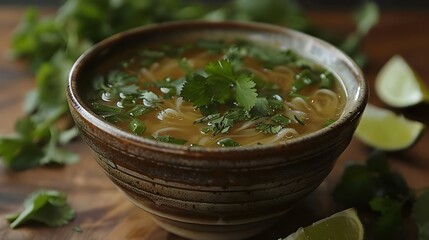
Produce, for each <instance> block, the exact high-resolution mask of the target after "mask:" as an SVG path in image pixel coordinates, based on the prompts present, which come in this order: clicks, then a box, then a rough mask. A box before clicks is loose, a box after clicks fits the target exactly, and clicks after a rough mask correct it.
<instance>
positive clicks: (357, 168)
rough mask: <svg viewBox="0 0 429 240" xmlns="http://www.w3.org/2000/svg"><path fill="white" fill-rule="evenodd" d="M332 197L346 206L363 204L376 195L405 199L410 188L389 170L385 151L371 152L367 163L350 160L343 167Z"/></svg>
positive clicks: (407, 197)
mask: <svg viewBox="0 0 429 240" xmlns="http://www.w3.org/2000/svg"><path fill="white" fill-rule="evenodd" d="M333 196H334V198H335V200H337V201H338V202H340V203H343V204H344V205H346V206H363V205H366V204H367V203H368V201H370V200H371V199H372V198H374V197H376V196H386V197H389V198H391V199H396V200H399V201H406V200H408V199H409V198H410V190H409V188H408V185H407V184H406V182H405V180H404V178H403V177H402V176H401V175H399V174H398V173H396V172H393V171H391V170H390V168H389V167H388V164H387V159H386V156H385V154H384V153H383V152H381V151H374V152H373V153H372V154H371V155H370V156H369V157H368V160H367V163H366V165H361V164H356V163H351V164H350V165H349V166H347V167H346V169H345V171H344V174H343V176H342V177H341V181H340V182H339V183H338V185H337V186H336V187H335V189H334V191H333Z"/></svg>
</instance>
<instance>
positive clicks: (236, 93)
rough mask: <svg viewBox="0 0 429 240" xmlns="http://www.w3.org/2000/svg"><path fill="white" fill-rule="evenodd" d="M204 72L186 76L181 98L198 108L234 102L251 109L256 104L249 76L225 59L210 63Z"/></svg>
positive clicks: (253, 83) (255, 95)
mask: <svg viewBox="0 0 429 240" xmlns="http://www.w3.org/2000/svg"><path fill="white" fill-rule="evenodd" d="M204 71H205V72H204V73H202V74H200V73H193V74H191V75H189V76H187V78H186V80H185V83H184V85H183V88H182V91H181V94H180V95H181V96H182V97H183V99H185V100H187V101H190V102H192V103H193V104H194V105H195V106H196V107H199V108H201V107H206V106H209V105H212V104H225V103H227V102H236V103H237V105H238V106H240V107H243V108H244V109H245V110H247V111H250V110H251V109H252V107H253V106H254V105H255V103H256V99H257V96H258V95H257V93H256V88H255V86H256V83H255V82H254V81H253V80H252V76H251V75H249V74H245V73H238V72H236V71H235V70H234V68H233V66H232V64H231V62H230V61H229V60H228V59H222V60H218V61H216V62H210V63H209V64H207V65H206V66H205V67H204Z"/></svg>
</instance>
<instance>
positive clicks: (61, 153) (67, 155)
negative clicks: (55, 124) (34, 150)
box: [39, 128, 79, 165]
mask: <svg viewBox="0 0 429 240" xmlns="http://www.w3.org/2000/svg"><path fill="white" fill-rule="evenodd" d="M50 132H51V138H50V140H49V143H48V145H47V146H46V147H45V148H44V149H43V153H44V156H43V158H41V159H40V160H39V164H40V165H46V164H50V163H57V164H73V163H76V162H77V161H78V160H79V156H78V155H77V154H75V153H73V152H70V151H68V150H66V149H64V148H61V147H59V145H58V143H59V138H60V132H59V131H58V130H56V129H55V128H51V129H50Z"/></svg>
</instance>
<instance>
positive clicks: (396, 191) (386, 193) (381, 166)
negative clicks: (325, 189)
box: [332, 150, 429, 240]
mask: <svg viewBox="0 0 429 240" xmlns="http://www.w3.org/2000/svg"><path fill="white" fill-rule="evenodd" d="M332 194H333V197H334V199H335V200H336V201H337V202H339V203H341V204H343V205H345V206H347V207H357V208H358V209H359V210H361V211H365V210H368V209H369V210H370V211H371V212H372V214H370V215H369V216H372V217H369V218H367V219H366V222H365V223H366V225H367V227H366V229H367V232H368V235H369V236H372V237H373V238H374V239H398V238H400V237H401V236H402V235H401V234H402V232H401V230H402V226H403V225H404V224H403V221H404V219H405V217H406V215H405V214H408V213H409V212H410V211H409V210H410V206H412V215H413V217H414V219H415V220H416V224H417V227H418V232H419V240H424V239H426V238H425V237H427V236H429V235H428V233H429V224H428V223H429V218H428V216H429V214H428V213H429V205H428V204H427V203H428V200H429V191H428V190H426V191H424V192H422V193H421V194H420V195H418V196H417V197H416V194H415V193H413V192H412V191H411V189H410V188H409V187H408V185H407V183H406V181H405V179H404V178H403V176H402V175H400V174H399V173H397V172H395V171H392V170H391V169H390V167H389V163H388V161H387V156H386V155H385V154H384V153H383V152H381V151H378V150H377V151H374V152H373V153H372V154H371V155H370V156H369V157H368V160H367V162H366V164H357V163H351V164H350V165H348V166H347V167H346V169H345V172H344V174H343V176H342V177H341V179H340V182H339V183H338V185H337V186H336V187H335V189H334V191H333V193H332Z"/></svg>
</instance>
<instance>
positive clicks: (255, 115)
mask: <svg viewBox="0 0 429 240" xmlns="http://www.w3.org/2000/svg"><path fill="white" fill-rule="evenodd" d="M95 72H96V73H95V74H94V76H93V77H92V78H93V79H92V83H93V84H92V85H93V89H92V92H91V93H90V96H89V101H90V105H91V108H92V110H93V111H94V112H95V113H96V114H98V115H99V116H101V117H102V118H104V119H105V120H106V121H108V122H110V123H112V124H114V125H116V126H117V127H119V128H121V129H123V130H125V131H129V132H131V133H133V134H136V135H139V136H142V137H146V138H151V139H153V140H156V141H163V142H169V143H174V144H185V145H191V146H201V147H217V146H220V147H234V146H249V145H257V144H270V143H276V142H281V141H287V140H288V139H291V138H295V137H298V136H302V135H304V134H308V133H310V132H314V131H316V130H319V129H321V128H323V127H326V126H328V125H329V124H331V123H333V122H335V121H336V120H337V119H338V118H339V116H340V114H341V112H342V109H343V107H344V102H345V99H344V98H345V96H344V91H343V89H342V86H341V84H340V83H339V81H338V79H336V77H335V76H334V75H333V74H332V73H331V72H330V71H328V70H327V69H324V68H322V67H321V66H319V65H317V64H316V63H314V62H311V61H309V60H308V59H305V58H303V57H301V56H299V55H297V54H296V53H295V52H293V51H292V50H277V49H273V48H269V47H265V46H262V45H258V44H255V43H251V42H245V41H231V42H229V41H209V40H200V41H197V42H196V43H194V44H188V45H180V46H176V45H165V44H163V45H159V46H152V47H145V48H137V49H134V50H133V51H131V52H128V53H124V54H121V56H118V57H117V58H116V59H112V60H110V61H108V63H106V64H105V65H103V66H100V67H99V69H96V71H95Z"/></svg>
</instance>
